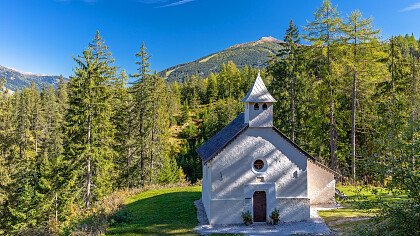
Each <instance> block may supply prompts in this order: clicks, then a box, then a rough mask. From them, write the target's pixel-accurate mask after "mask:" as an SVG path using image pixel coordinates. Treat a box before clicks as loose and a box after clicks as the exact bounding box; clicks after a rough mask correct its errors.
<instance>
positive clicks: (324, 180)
mask: <svg viewBox="0 0 420 236" xmlns="http://www.w3.org/2000/svg"><path fill="white" fill-rule="evenodd" d="M308 196H309V198H310V203H311V204H313V205H316V204H329V203H335V179H334V174H333V173H331V172H329V171H327V170H325V169H324V168H322V167H320V166H319V165H316V164H315V163H313V162H311V161H308Z"/></svg>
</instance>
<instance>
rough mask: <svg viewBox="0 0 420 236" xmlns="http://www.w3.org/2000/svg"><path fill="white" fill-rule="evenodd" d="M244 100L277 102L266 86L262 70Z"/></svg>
mask: <svg viewBox="0 0 420 236" xmlns="http://www.w3.org/2000/svg"><path fill="white" fill-rule="evenodd" d="M242 102H276V99H274V98H273V96H271V94H270V93H269V92H268V90H267V87H265V84H264V81H263V80H262V78H261V75H260V72H258V76H257V79H256V80H255V82H254V84H253V85H252V88H251V89H250V90H249V91H248V94H247V95H246V96H245V98H244V99H242Z"/></svg>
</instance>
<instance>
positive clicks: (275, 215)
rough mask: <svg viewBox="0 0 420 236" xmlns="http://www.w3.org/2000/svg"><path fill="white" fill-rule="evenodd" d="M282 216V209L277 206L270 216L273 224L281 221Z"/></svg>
mask: <svg viewBox="0 0 420 236" xmlns="http://www.w3.org/2000/svg"><path fill="white" fill-rule="evenodd" d="M279 217H280V211H279V210H278V209H277V208H274V210H273V211H272V212H271V214H270V218H271V220H272V222H273V224H275V225H276V224H277V223H278V222H279Z"/></svg>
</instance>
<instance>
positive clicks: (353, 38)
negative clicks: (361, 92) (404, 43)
mask: <svg viewBox="0 0 420 236" xmlns="http://www.w3.org/2000/svg"><path fill="white" fill-rule="evenodd" d="M342 32H343V36H342V40H343V41H344V42H346V43H347V44H348V45H351V52H352V57H351V67H352V74H353V82H352V98H351V100H352V102H351V163H352V165H351V166H352V167H351V169H352V171H351V173H352V177H353V179H354V180H355V179H356V115H357V114H356V111H357V100H358V99H357V84H358V80H360V77H361V75H360V74H358V70H360V69H361V67H363V64H367V63H366V61H367V60H370V61H369V62H371V63H374V59H373V58H372V56H373V55H372V53H370V50H374V49H372V48H373V47H375V45H374V44H372V42H374V41H375V40H376V41H377V35H378V33H379V31H378V30H374V29H373V27H372V19H371V18H367V19H364V18H362V14H361V13H360V11H354V12H352V13H351V14H350V15H349V16H348V17H347V20H346V22H345V23H343V24H342ZM369 47H371V48H369ZM367 54H371V55H367ZM363 69H365V68H363Z"/></svg>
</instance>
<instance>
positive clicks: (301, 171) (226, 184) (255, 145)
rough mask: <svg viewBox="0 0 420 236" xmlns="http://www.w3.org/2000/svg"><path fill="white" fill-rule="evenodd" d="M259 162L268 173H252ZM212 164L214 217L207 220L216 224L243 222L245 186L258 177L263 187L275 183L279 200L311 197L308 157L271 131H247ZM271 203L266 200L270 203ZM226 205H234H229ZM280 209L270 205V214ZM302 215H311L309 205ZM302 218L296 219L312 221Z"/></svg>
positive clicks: (267, 129)
mask: <svg viewBox="0 0 420 236" xmlns="http://www.w3.org/2000/svg"><path fill="white" fill-rule="evenodd" d="M256 159H262V160H263V161H264V162H265V166H266V167H267V169H266V170H265V171H264V172H256V171H255V170H253V162H254V160H256ZM210 162H211V168H210V170H211V190H212V191H211V192H212V195H211V203H210V205H211V207H210V208H211V209H210V212H211V216H208V217H209V220H210V222H213V223H214V224H221V223H224V224H228V223H236V222H239V223H240V222H242V218H241V217H240V213H241V212H242V211H243V210H244V199H245V197H244V186H245V185H246V184H250V183H258V182H259V181H257V177H263V178H264V183H274V186H275V197H276V198H288V199H289V198H297V199H305V198H307V197H308V192H307V185H308V184H307V178H306V165H307V159H306V157H305V156H304V155H303V154H302V153H300V152H299V151H298V150H297V149H296V148H295V147H293V146H292V145H291V144H290V143H289V142H287V141H286V140H284V139H283V137H281V136H280V135H279V134H278V133H276V132H275V131H274V130H273V129H272V128H253V127H250V128H248V129H247V130H246V131H244V132H243V133H242V134H240V135H239V136H238V137H237V138H236V139H235V140H234V141H232V142H231V143H230V144H229V145H228V146H227V147H226V148H225V149H224V150H222V152H220V153H219V154H218V155H217V156H216V157H214V158H213V160H211V161H210ZM267 197H268V195H267ZM269 201H270V199H267V203H268V202H269ZM290 201H291V200H290ZM299 201H301V202H302V201H303V202H305V201H304V200H299ZM227 202H230V203H232V202H235V204H233V203H232V205H229V203H227ZM280 204H283V205H280ZM281 206H284V207H285V206H286V205H284V203H283V202H282V201H277V200H276V204H275V205H274V206H269V205H267V213H268V214H269V213H270V212H271V211H272V210H273V208H274V207H276V208H280V207H281ZM269 207H270V209H269ZM291 207H292V208H296V211H301V210H302V207H301V206H300V205H291ZM224 212H229V213H224ZM303 212H309V203H308V204H307V209H306V208H305V211H303ZM221 214H222V215H223V217H222V215H221ZM226 214H227V215H226ZM301 216H302V217H300V216H299V215H296V217H295V218H293V219H299V220H303V219H307V218H309V214H306V213H302V215H301ZM303 216H304V217H303ZM305 217H306V218H305ZM218 219H224V220H223V221H219V220H218Z"/></svg>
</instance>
